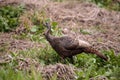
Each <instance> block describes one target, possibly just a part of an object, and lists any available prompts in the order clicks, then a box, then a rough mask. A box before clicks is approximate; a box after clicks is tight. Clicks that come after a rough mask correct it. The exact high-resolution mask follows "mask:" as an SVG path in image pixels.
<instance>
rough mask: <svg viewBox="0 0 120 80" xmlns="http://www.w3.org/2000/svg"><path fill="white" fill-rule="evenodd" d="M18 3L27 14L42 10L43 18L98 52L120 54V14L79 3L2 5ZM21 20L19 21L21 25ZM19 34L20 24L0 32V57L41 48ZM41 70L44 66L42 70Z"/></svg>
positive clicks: (33, 1)
mask: <svg viewBox="0 0 120 80" xmlns="http://www.w3.org/2000/svg"><path fill="white" fill-rule="evenodd" d="M19 3H24V4H25V5H26V6H27V9H28V10H29V11H28V12H29V13H27V14H31V12H32V10H31V9H36V10H44V11H45V13H46V15H47V17H49V18H50V19H51V20H52V21H55V22H57V23H58V27H59V28H60V29H62V30H63V31H64V30H65V29H67V30H68V32H67V34H74V35H75V36H79V38H80V39H82V40H85V41H88V42H89V43H90V44H91V45H92V46H93V47H95V48H96V49H98V50H100V51H102V50H110V49H112V50H114V51H115V54H118V53H120V32H119V31H120V12H118V11H113V10H107V9H104V8H100V7H98V6H97V5H95V4H93V3H88V2H82V1H81V2H80V1H79V2H77V1H65V2H53V1H49V0H41V1H39V0H9V1H3V2H2V5H6V4H19ZM23 18H24V17H22V18H21V20H23V21H22V22H24V23H25V20H24V19H23ZM27 21H28V22H26V23H28V24H29V25H32V23H31V22H29V20H27ZM22 32H24V25H22V23H21V25H20V27H18V28H17V29H16V30H14V31H13V32H9V33H2V32H1V33H0V55H3V54H6V53H7V54H9V52H17V51H19V50H26V49H32V48H37V47H44V46H45V44H44V43H39V42H34V41H32V40H29V39H21V38H16V36H17V35H19V33H22ZM0 59H1V58H0ZM28 62H29V61H28ZM57 66H61V64H57ZM65 66H66V65H65ZM45 69H47V67H46V68H44V69H43V70H45ZM43 72H44V71H43Z"/></svg>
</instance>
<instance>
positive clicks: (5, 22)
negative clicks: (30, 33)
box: [0, 5, 24, 32]
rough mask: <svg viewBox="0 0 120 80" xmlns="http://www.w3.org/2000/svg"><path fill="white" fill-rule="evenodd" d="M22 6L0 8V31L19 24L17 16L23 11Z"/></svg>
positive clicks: (8, 29)
mask: <svg viewBox="0 0 120 80" xmlns="http://www.w3.org/2000/svg"><path fill="white" fill-rule="evenodd" d="M23 9H24V8H23V6H16V7H15V6H10V5H8V6H4V7H1V8H0V32H8V31H11V30H13V29H14V28H16V27H17V26H18V24H19V16H20V15H21V13H22V12H23Z"/></svg>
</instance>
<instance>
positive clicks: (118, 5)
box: [91, 0, 120, 11]
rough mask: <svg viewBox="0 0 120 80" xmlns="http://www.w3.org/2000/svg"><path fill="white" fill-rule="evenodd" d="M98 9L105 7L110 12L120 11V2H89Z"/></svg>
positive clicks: (102, 0)
mask: <svg viewBox="0 0 120 80" xmlns="http://www.w3.org/2000/svg"><path fill="white" fill-rule="evenodd" d="M91 1H92V2H94V3H96V4H97V5H98V6H100V7H105V8H107V9H110V10H117V11H120V2H119V1H117V0H91Z"/></svg>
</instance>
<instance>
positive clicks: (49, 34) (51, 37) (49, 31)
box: [44, 28, 53, 43]
mask: <svg viewBox="0 0 120 80" xmlns="http://www.w3.org/2000/svg"><path fill="white" fill-rule="evenodd" d="M44 34H45V38H46V39H47V40H48V41H49V42H50V43H51V42H52V41H53V36H52V35H51V28H48V29H47V30H46V32H45V33H44Z"/></svg>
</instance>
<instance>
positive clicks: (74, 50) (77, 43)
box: [44, 23, 107, 60]
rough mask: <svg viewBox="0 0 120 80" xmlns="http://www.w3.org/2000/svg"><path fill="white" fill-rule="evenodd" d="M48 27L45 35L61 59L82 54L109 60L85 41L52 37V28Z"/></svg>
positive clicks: (48, 25)
mask: <svg viewBox="0 0 120 80" xmlns="http://www.w3.org/2000/svg"><path fill="white" fill-rule="evenodd" d="M44 25H45V26H46V27H47V30H46V31H45V33H44V35H45V38H46V39H47V41H48V42H49V43H50V45H51V46H52V48H53V49H54V50H55V51H56V52H57V53H58V54H59V55H60V56H61V58H63V59H64V58H66V57H69V58H72V56H74V55H77V54H80V53H82V52H85V53H92V54H96V55H97V56H99V57H100V58H102V59H104V60H107V57H106V56H104V55H103V54H102V53H100V52H99V51H97V50H96V49H94V48H92V46H91V45H90V44H89V43H88V42H85V41H83V40H79V39H77V38H73V37H71V36H63V37H55V36H53V35H51V26H50V24H49V23H46V24H44Z"/></svg>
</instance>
